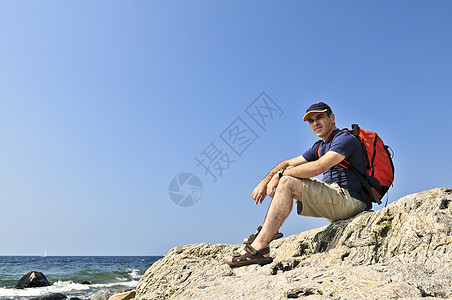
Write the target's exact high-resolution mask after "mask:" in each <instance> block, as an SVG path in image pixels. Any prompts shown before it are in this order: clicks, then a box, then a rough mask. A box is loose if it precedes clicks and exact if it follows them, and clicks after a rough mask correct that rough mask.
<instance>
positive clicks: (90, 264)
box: [0, 256, 161, 300]
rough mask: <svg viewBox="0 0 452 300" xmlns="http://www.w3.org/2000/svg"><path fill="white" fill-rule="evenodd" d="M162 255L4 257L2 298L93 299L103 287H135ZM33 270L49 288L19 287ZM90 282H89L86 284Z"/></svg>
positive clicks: (0, 273)
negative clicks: (59, 296)
mask: <svg viewBox="0 0 452 300" xmlns="http://www.w3.org/2000/svg"><path fill="white" fill-rule="evenodd" d="M160 258H161V257H160V256H46V257H39V256H0V299H2V300H6V299H12V300H19V299H33V298H36V297H39V296H44V295H47V294H51V293H62V294H64V295H66V296H68V297H78V298H81V299H89V298H90V297H92V296H93V295H94V294H95V293H96V292H98V291H100V290H132V289H135V288H136V287H137V285H138V281H139V279H140V277H141V276H142V275H143V274H144V272H145V271H146V270H147V269H148V268H149V267H150V266H151V265H152V264H153V263H154V262H156V261H157V260H158V259H160ZM30 271H38V272H41V273H43V274H44V275H45V276H46V277H47V280H48V281H49V282H50V284H51V286H49V287H40V288H26V289H15V288H14V286H15V285H16V284H17V282H18V281H19V280H20V279H21V278H22V276H24V275H26V274H27V273H28V272H30ZM82 282H89V284H82Z"/></svg>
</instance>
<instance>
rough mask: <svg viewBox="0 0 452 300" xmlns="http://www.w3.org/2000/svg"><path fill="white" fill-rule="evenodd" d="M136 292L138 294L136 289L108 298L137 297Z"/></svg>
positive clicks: (125, 298) (112, 299) (126, 298)
mask: <svg viewBox="0 0 452 300" xmlns="http://www.w3.org/2000/svg"><path fill="white" fill-rule="evenodd" d="M135 294H136V292H135V291H128V292H124V293H119V294H114V295H113V296H111V297H110V298H109V299H108V300H130V299H134V298H135Z"/></svg>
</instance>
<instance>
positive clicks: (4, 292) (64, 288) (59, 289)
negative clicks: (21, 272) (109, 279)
mask: <svg viewBox="0 0 452 300" xmlns="http://www.w3.org/2000/svg"><path fill="white" fill-rule="evenodd" d="M83 290H89V286H87V285H84V284H80V283H74V282H72V281H57V282H55V283H54V284H53V285H51V286H46V287H37V288H27V289H14V288H13V289H8V288H0V299H1V298H3V297H5V298H6V297H38V296H41V295H45V294H51V293H63V294H64V293H65V292H66V293H67V292H73V291H83Z"/></svg>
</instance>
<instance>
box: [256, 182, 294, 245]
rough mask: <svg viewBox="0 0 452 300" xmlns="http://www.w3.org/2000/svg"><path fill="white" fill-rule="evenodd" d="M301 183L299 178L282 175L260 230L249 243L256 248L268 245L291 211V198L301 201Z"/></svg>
mask: <svg viewBox="0 0 452 300" xmlns="http://www.w3.org/2000/svg"><path fill="white" fill-rule="evenodd" d="M302 188H303V184H302V182H301V180H300V179H298V178H294V177H290V176H283V177H282V178H281V180H280V182H279V184H278V187H277V188H276V192H275V196H274V198H273V200H272V202H271V204H270V207H269V208H268V212H267V216H266V218H265V221H264V225H262V230H261V231H260V233H259V234H258V236H257V237H256V239H255V240H254V241H253V243H252V244H251V247H253V248H254V249H256V250H261V249H263V248H265V247H267V246H268V243H269V242H270V241H271V239H272V238H273V236H274V235H275V234H276V233H277V232H278V231H279V228H280V227H281V225H282V224H283V222H284V221H285V220H286V219H287V217H288V216H289V214H290V212H291V211H292V206H293V199H294V198H295V199H297V200H298V201H301V192H302Z"/></svg>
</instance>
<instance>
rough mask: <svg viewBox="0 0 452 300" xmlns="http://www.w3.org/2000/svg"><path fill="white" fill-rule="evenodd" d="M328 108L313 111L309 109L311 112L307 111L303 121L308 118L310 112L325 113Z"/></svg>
mask: <svg viewBox="0 0 452 300" xmlns="http://www.w3.org/2000/svg"><path fill="white" fill-rule="evenodd" d="M327 110H328V109H326V108H325V109H324V110H311V111H309V112H307V113H306V114H305V115H304V117H303V122H305V121H306V119H307V118H308V115H309V114H312V113H324V112H326V111H327Z"/></svg>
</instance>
